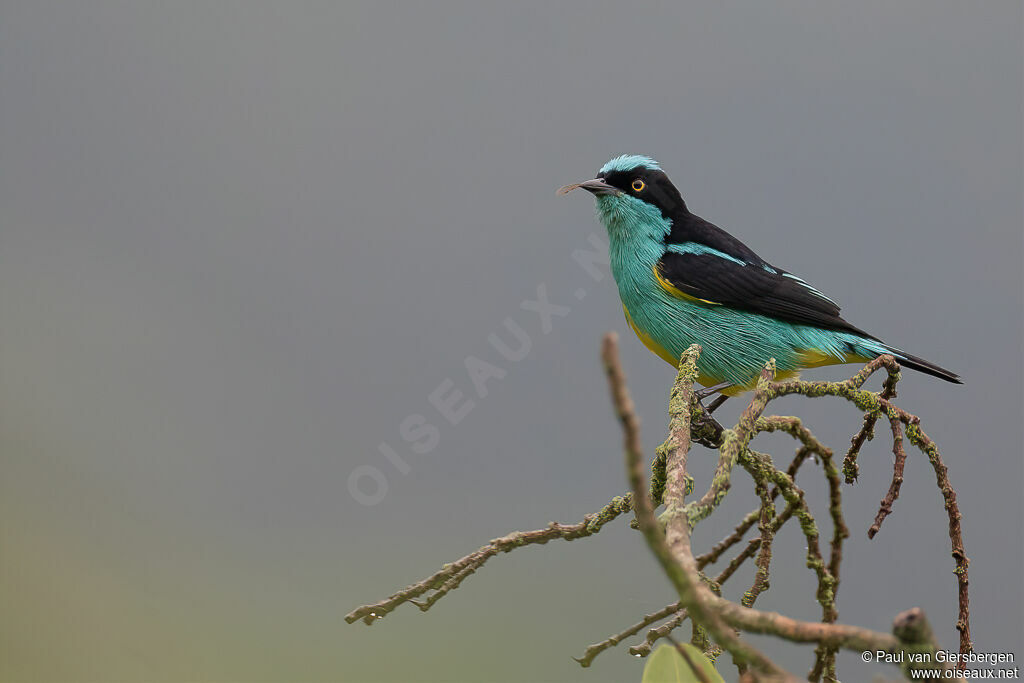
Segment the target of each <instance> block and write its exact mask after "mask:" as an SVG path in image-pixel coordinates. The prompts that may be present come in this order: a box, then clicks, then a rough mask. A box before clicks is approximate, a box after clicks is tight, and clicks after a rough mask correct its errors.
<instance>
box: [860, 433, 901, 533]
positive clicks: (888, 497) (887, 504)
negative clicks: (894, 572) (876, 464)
mask: <svg viewBox="0 0 1024 683" xmlns="http://www.w3.org/2000/svg"><path fill="white" fill-rule="evenodd" d="M889 426H890V427H891V428H892V454H893V456H894V458H895V460H894V462H893V466H892V483H890V484H889V490H888V491H887V492H886V494H885V498H883V499H882V503H881V505H880V506H879V508H878V514H877V515H875V521H874V523H873V524H872V525H871V528H870V529H868V538H874V537H875V534H877V533H878V530H879V529H881V528H882V522H884V521H885V518H886V517H888V516H889V514H890V513H891V512H892V504H893V503H894V502H896V499H897V498H899V497H900V486H902V485H903V467H904V465H906V462H907V451H906V450H904V448H903V425H902V423H901V422H900V421H899V420H898V419H896V418H890V419H889Z"/></svg>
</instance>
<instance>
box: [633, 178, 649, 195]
mask: <svg viewBox="0 0 1024 683" xmlns="http://www.w3.org/2000/svg"><path fill="white" fill-rule="evenodd" d="M645 187H647V186H646V185H645V184H644V181H642V180H640V179H639V178H637V179H636V180H634V181H633V189H634V190H635V191H637V192H640V191H641V190H643V189H644V188H645Z"/></svg>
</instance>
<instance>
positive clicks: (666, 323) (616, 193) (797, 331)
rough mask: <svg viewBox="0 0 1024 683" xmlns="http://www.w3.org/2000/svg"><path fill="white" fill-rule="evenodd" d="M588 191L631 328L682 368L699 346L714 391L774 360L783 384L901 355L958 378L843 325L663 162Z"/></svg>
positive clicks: (625, 170) (605, 170) (737, 385)
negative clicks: (704, 209)
mask: <svg viewBox="0 0 1024 683" xmlns="http://www.w3.org/2000/svg"><path fill="white" fill-rule="evenodd" d="M598 176H599V177H598V178H596V179H595V180H592V181H586V182H584V183H579V184H577V185H573V186H566V188H563V190H562V191H563V192H565V191H568V190H571V189H574V188H575V187H583V188H584V189H587V190H589V191H590V192H592V193H593V194H595V195H596V199H597V217H598V220H599V221H600V222H601V224H602V225H603V226H604V227H605V229H606V230H607V231H608V236H609V250H610V258H611V270H612V275H613V276H614V278H615V282H616V284H617V286H618V290H619V296H620V298H621V299H622V304H623V308H624V309H625V312H626V316H627V319H629V320H630V323H631V325H632V326H633V328H634V330H635V331H636V332H637V334H638V336H640V338H641V339H642V340H643V341H644V343H645V344H647V345H648V346H649V347H650V348H651V350H652V351H654V352H655V353H657V354H658V355H660V356H661V357H663V358H665V360H667V361H668V362H670V363H673V364H675V363H676V362H677V361H678V358H679V356H680V355H681V354H682V353H683V351H685V350H686V348H687V347H688V346H689V345H690V344H693V343H697V344H700V345H701V347H702V348H703V351H702V353H701V355H700V358H699V360H698V365H697V367H698V370H699V371H700V374H701V378H700V380H701V382H702V383H703V384H705V385H712V384H719V383H723V382H728V383H729V384H731V385H734V386H733V387H731V390H726V391H724V392H723V393H726V394H733V393H738V391H741V390H743V389H745V388H749V387H750V386H752V385H753V383H754V382H755V381H756V378H757V376H758V374H759V373H760V370H761V369H762V368H763V367H764V364H765V362H766V361H767V360H768V359H769V358H774V359H775V363H776V367H777V368H778V371H779V376H782V377H784V376H791V375H793V374H795V373H797V372H798V371H799V370H801V369H802V368H806V367H813V366H819V365H828V364H832V363H845V362H852V361H863V360H867V359H870V358H874V357H876V356H878V355H881V354H883V353H892V354H893V355H895V356H896V357H897V359H898V360H900V361H901V362H902V363H904V364H905V365H908V366H909V367H914V368H915V369H919V370H922V371H924V372H927V373H929V374H933V375H936V376H940V377H942V378H943V379H947V380H949V381H955V382H958V381H959V379H958V378H957V376H956V375H954V374H953V373H951V372H949V371H947V370H944V369H942V368H939V367H938V366H935V365H933V364H931V363H928V362H927V361H924V360H923V359H920V358H916V357H914V356H910V355H909V354H906V353H904V352H902V351H899V350H898V349H894V348H892V347H890V346H888V345H886V344H884V343H883V342H881V341H879V340H878V339H876V338H874V337H872V336H871V335H869V334H867V333H864V332H862V331H861V330H858V329H857V328H855V327H853V326H852V325H850V324H849V323H847V322H846V321H845V320H843V319H842V318H840V317H839V315H838V311H839V307H838V306H837V305H836V304H835V303H834V302H833V301H832V300H831V299H828V298H827V297H826V296H825V295H824V294H822V293H821V292H818V291H817V290H816V289H814V288H813V287H811V286H810V285H808V284H807V283H805V282H804V281H803V280H801V279H800V278H797V277H796V276H793V275H791V274H789V273H786V272H785V271H782V270H781V269H777V268H775V267H773V266H771V265H769V264H768V263H766V262H765V261H763V260H762V259H760V258H759V257H758V256H757V255H756V254H754V253H753V252H752V251H750V250H749V249H748V248H747V247H746V246H744V245H743V244H742V243H741V242H739V240H736V239H735V238H733V237H732V236H730V235H728V234H727V233H725V232H724V231H722V230H721V229H719V228H717V227H716V226H713V225H711V224H710V223H707V222H706V221H703V219H700V218H699V217H696V216H693V215H692V214H690V213H689V212H688V210H687V209H686V206H685V203H684V202H683V200H682V198H681V197H680V196H679V194H678V191H677V190H676V189H675V187H674V186H672V185H671V182H670V181H668V178H667V176H665V175H664V172H662V171H661V168H660V166H658V164H657V162H655V161H654V160H653V159H650V158H649V157H637V156H628V157H617V158H616V159H613V160H612V161H610V162H608V164H606V165H605V166H604V167H602V169H601V171H599V173H598Z"/></svg>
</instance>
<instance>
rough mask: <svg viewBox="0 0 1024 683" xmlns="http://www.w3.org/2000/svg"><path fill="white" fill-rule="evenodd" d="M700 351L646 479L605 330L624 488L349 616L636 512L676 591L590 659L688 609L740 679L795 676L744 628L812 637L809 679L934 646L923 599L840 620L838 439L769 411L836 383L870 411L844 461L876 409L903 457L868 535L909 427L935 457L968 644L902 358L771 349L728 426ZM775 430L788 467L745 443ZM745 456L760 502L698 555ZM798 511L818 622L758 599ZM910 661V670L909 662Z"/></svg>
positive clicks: (962, 582)
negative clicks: (749, 567) (874, 625)
mask: <svg viewBox="0 0 1024 683" xmlns="http://www.w3.org/2000/svg"><path fill="white" fill-rule="evenodd" d="M699 354H700V348H699V347H697V346H692V347H690V348H689V349H688V350H687V351H686V352H685V353H684V354H683V356H682V358H681V359H680V363H679V373H678V375H677V378H676V382H675V383H674V384H673V388H672V394H671V397H670V400H669V433H668V437H667V438H666V440H665V441H664V443H662V444H661V445H660V446H659V447H658V448H657V449H656V450H655V457H654V459H653V462H652V464H651V482H650V485H649V487H648V486H646V485H645V481H644V469H645V466H644V460H645V458H644V450H643V447H642V444H641V438H640V420H639V418H638V417H637V415H636V411H635V407H634V405H633V401H632V398H631V397H630V394H629V391H628V389H627V386H626V379H625V374H624V372H623V370H622V366H621V363H620V361H619V357H618V351H617V338H616V336H615V335H614V334H609V335H606V336H605V339H604V342H603V346H602V358H603V361H604V367H605V371H606V375H607V377H608V382H609V388H610V391H611V395H612V403H613V406H614V408H615V414H616V416H617V418H618V420H619V423H620V426H621V428H622V435H623V450H624V452H625V454H626V462H627V474H628V478H629V481H630V485H631V489H632V490H631V491H630V492H629V493H627V494H625V495H623V496H619V497H616V498H615V499H613V500H612V501H611V502H609V503H608V504H606V505H605V506H604V507H602V508H601V509H600V510H598V511H597V512H594V513H591V514H589V515H586V516H584V517H583V519H582V520H581V521H579V522H577V523H575V524H559V523H556V522H552V523H550V524H549V525H548V526H547V527H545V528H543V529H537V530H534V531H516V532H512V533H510V534H508V535H506V536H502V537H501V538H497V539H494V540H493V541H491V542H490V543H488V544H486V545H484V546H482V547H481V548H479V549H478V550H476V551H474V552H472V553H470V554H469V555H466V556H465V557H463V558H460V559H459V560H456V561H455V562H452V563H450V564H446V565H444V566H443V567H442V568H441V569H440V570H438V571H437V572H435V573H434V574H431V575H430V576H428V577H427V578H425V579H423V580H422V581H419V582H417V583H414V584H412V585H410V586H408V587H407V588H404V589H402V590H400V591H398V592H396V593H394V594H392V595H391V596H389V597H388V598H386V599H384V600H381V601H380V602H377V603H372V604H368V605H362V606H360V607H358V608H356V609H355V610H353V611H352V612H350V613H349V614H348V615H346V617H345V619H346V621H348V622H349V623H352V622H355V621H360V620H361V621H363V622H364V623H366V624H372V623H374V622H376V621H377V620H379V619H380V618H382V617H383V616H384V615H386V614H388V613H390V612H392V611H394V610H395V609H396V608H398V607H399V606H401V605H403V604H405V603H411V604H413V605H415V606H417V607H418V608H419V609H420V610H421V611H427V610H429V609H430V608H431V607H432V606H433V605H434V604H435V603H436V602H437V601H438V600H440V599H442V598H443V597H444V596H445V595H447V594H448V593H449V592H451V591H452V590H454V589H456V588H458V587H459V586H461V585H462V583H463V582H464V581H465V580H466V579H467V578H468V577H469V576H470V575H472V574H473V573H474V572H476V570H477V569H479V568H480V567H482V566H483V565H484V564H485V563H486V562H487V561H488V560H489V559H490V558H492V557H494V556H495V555H498V554H499V553H505V552H511V551H512V550H514V549H516V548H520V547H524V546H527V545H538V544H545V543H547V542H548V541H552V540H558V539H561V540H566V541H572V540H576V539H579V538H586V537H589V536H593V535H595V534H596V533H598V532H599V531H600V530H601V529H602V528H603V527H604V525H606V524H607V523H609V522H610V521H612V520H614V519H616V518H617V517H619V516H621V515H623V514H625V513H629V512H633V513H634V515H633V519H632V520H631V526H633V527H634V528H639V529H640V530H641V531H642V532H643V534H644V536H645V538H646V539H647V541H648V545H649V546H650V547H651V549H652V551H653V552H654V554H655V556H656V558H657V559H658V561H659V562H660V564H661V566H662V568H663V570H664V571H665V573H666V575H667V576H668V577H669V579H670V580H671V581H672V584H673V586H674V587H675V588H676V592H677V594H678V598H679V599H678V600H677V601H676V602H673V603H670V604H668V605H666V606H665V607H664V608H662V609H660V610H658V611H656V612H653V613H651V614H648V615H646V616H644V617H643V618H642V619H640V620H639V621H638V622H637V623H635V624H633V625H632V626H630V627H628V628H626V629H624V630H623V631H621V632H619V633H616V634H614V635H611V636H609V637H608V638H606V639H604V640H602V641H600V642H598V643H595V644H593V645H591V646H589V647H588V648H587V649H586V650H585V651H584V653H583V655H582V656H580V657H579V658H576V661H577V662H579V663H580V664H581V665H582V666H584V667H586V666H590V664H591V663H592V662H593V661H594V659H595V658H596V657H597V656H598V655H599V654H601V653H602V652H604V651H605V650H607V649H609V648H611V647H614V646H615V645H617V644H619V643H621V642H622V641H624V640H626V639H627V638H630V637H631V636H634V635H636V634H638V633H640V632H641V631H643V630H644V629H647V632H646V634H645V637H644V639H643V641H641V642H640V643H638V644H636V645H634V646H632V647H630V648H629V652H630V653H631V654H634V655H637V656H646V655H647V654H649V653H650V651H651V646H652V644H653V643H655V642H656V641H658V640H659V639H662V638H669V639H671V638H672V632H673V631H674V630H675V629H676V628H678V627H679V626H680V625H682V623H683V621H684V620H686V619H687V618H689V620H690V621H691V623H692V624H693V639H692V642H693V643H694V645H696V646H697V647H699V648H701V649H703V650H704V651H705V653H706V654H708V655H709V656H710V657H711V658H712V660H713V659H714V657H715V656H717V654H718V653H719V652H721V651H722V649H724V650H725V651H728V652H729V653H730V655H731V656H732V659H733V661H734V663H735V664H736V665H737V667H738V670H739V672H740V676H741V680H744V681H747V680H753V681H767V680H785V681H793V680H797V679H796V677H795V676H793V675H792V674H790V673H788V672H786V671H783V670H782V669H781V668H779V667H778V666H777V665H776V664H775V663H774V662H772V661H771V660H770V659H768V658H767V657H766V656H765V655H764V654H763V653H762V652H760V651H759V650H758V649H756V648H754V647H753V646H751V645H750V644H749V643H748V642H746V641H745V640H744V639H743V638H742V637H741V635H740V634H741V633H743V632H749V633H761V634H771V635H775V636H778V637H780V638H783V639H786V640H790V641H792V642H797V643H814V644H816V646H817V648H816V649H815V659H814V666H813V667H812V669H811V671H810V673H809V675H808V677H807V678H808V680H811V681H819V680H822V679H824V680H825V681H835V680H837V679H836V671H835V659H836V653H837V652H838V650H839V649H844V648H845V649H850V650H855V651H863V650H871V651H877V650H882V651H884V652H887V653H898V652H934V650H935V649H936V647H937V646H936V644H935V641H934V638H933V635H932V632H931V628H930V627H929V626H928V623H927V620H926V619H925V618H924V614H923V613H922V612H921V611H920V610H916V609H915V610H910V611H907V612H904V613H902V614H900V615H899V616H897V618H896V620H895V621H894V630H893V634H892V635H890V634H886V633H880V632H875V631H871V630H868V629H863V628H859V627H855V626H849V625H844V624H839V623H836V621H837V619H838V608H837V604H836V591H837V589H838V586H839V571H840V565H841V563H842V546H843V540H844V539H845V538H847V537H848V536H849V530H848V529H847V526H846V523H845V521H844V518H843V508H842V491H841V489H842V483H843V482H842V477H841V476H840V468H839V467H837V465H836V463H835V461H834V458H833V453H832V450H831V449H829V448H828V447H827V446H825V445H824V444H823V443H822V442H821V441H819V440H818V439H817V437H815V436H814V434H813V433H812V432H811V431H810V430H809V429H808V428H807V427H806V426H805V425H804V424H803V423H802V421H801V420H800V419H799V418H796V417H792V416H779V415H764V412H765V410H766V409H767V406H768V405H769V404H770V403H771V402H772V401H774V400H776V399H778V398H780V397H782V396H788V395H793V394H799V395H803V396H807V397H809V398H816V397H820V396H837V397H840V398H843V399H845V400H847V401H849V402H851V403H853V404H854V405H855V406H856V407H857V408H858V409H859V410H860V411H862V412H863V413H864V420H863V424H862V426H861V429H860V430H859V432H858V433H857V435H855V436H854V438H853V439H852V440H851V446H850V449H849V451H848V452H847V454H846V457H845V458H844V461H843V466H842V472H843V474H844V475H845V478H846V482H847V483H852V482H853V481H854V480H855V479H856V475H857V471H858V465H857V457H858V455H859V454H860V451H861V449H862V447H863V445H864V443H865V442H866V441H867V440H870V439H871V438H872V437H873V436H874V433H873V431H874V426H875V424H876V422H877V420H878V419H879V417H881V416H884V417H885V418H886V419H888V420H889V424H890V429H891V431H892V436H893V455H894V458H895V463H894V467H893V476H892V482H891V484H890V486H889V490H888V491H887V493H886V495H885V497H884V498H883V499H882V503H881V505H880V507H879V511H878V515H877V516H876V518H875V521H874V523H873V524H872V525H871V528H870V529H869V531H868V535H869V537H873V536H874V535H875V534H877V533H878V531H879V529H880V527H881V524H882V522H883V521H884V520H885V518H886V517H887V516H888V515H889V514H890V513H891V512H892V505H893V503H894V502H895V500H896V499H897V498H898V496H899V491H900V485H901V484H902V482H903V470H904V464H905V461H906V457H907V454H906V451H905V449H904V446H903V444H904V440H906V441H909V442H910V444H911V445H913V446H915V447H916V448H918V449H919V450H921V451H922V452H923V453H924V454H925V455H926V456H927V457H928V460H929V463H930V464H931V465H932V468H933V471H934V473H935V477H936V482H937V484H938V486H939V489H940V491H941V493H942V496H943V500H944V503H945V508H946V511H947V516H948V521H949V524H948V527H949V537H950V541H951V545H952V556H953V559H954V561H955V564H956V572H955V573H956V575H957V582H958V600H959V617H958V620H957V624H956V626H957V629H958V630H959V631H960V651H961V652H962V653H966V652H968V651H970V648H971V642H970V624H969V601H968V577H967V566H968V559H967V556H966V554H965V553H964V549H963V539H962V534H961V529H960V511H959V508H958V505H957V499H956V493H955V491H954V490H953V488H952V486H951V485H950V483H949V477H948V473H947V470H946V467H945V464H944V463H943V462H942V458H941V456H940V455H939V451H938V448H937V447H936V445H935V443H934V442H933V441H932V440H931V439H930V438H929V437H928V436H927V435H926V434H925V433H924V431H922V429H921V426H920V420H919V419H918V418H917V417H916V416H914V415H911V414H910V413H908V412H906V411H904V410H903V409H902V408H899V407H898V406H896V405H895V404H893V403H892V399H893V398H894V397H895V395H896V386H897V383H898V382H899V379H900V373H899V365H898V364H897V363H896V361H895V360H894V359H893V358H892V357H891V356H881V357H879V358H877V359H875V360H873V361H871V362H870V363H868V364H866V365H865V366H864V367H863V368H861V370H860V371H859V372H858V373H857V374H856V375H854V376H853V377H851V378H850V379H848V380H845V381H842V382H800V381H791V382H776V381H774V361H771V360H769V361H768V362H767V363H766V365H765V368H764V370H763V372H762V374H761V377H760V379H759V381H758V384H757V387H756V389H755V391H754V393H753V396H752V398H751V401H750V403H749V404H748V406H747V407H746V409H745V410H744V411H743V413H742V415H741V416H740V419H739V421H738V422H737V424H736V425H735V426H734V427H732V428H731V429H725V428H723V427H722V425H721V424H719V423H718V422H717V421H716V420H714V418H712V417H711V416H710V415H709V414H707V412H706V411H704V409H703V406H702V405H701V404H700V402H699V401H697V400H696V398H695V397H694V395H693V382H694V381H695V379H696V375H697V372H696V362H697V358H698V356H699ZM883 368H884V369H885V370H886V373H887V377H886V379H885V381H884V384H883V388H882V391H880V392H877V393H875V392H871V391H867V390H865V389H863V388H862V387H863V385H864V383H865V382H866V381H867V380H868V378H869V377H871V375H872V374H874V373H875V372H877V371H879V370H881V369H883ZM776 431H779V432H784V433H787V434H789V435H791V436H792V437H793V438H794V439H795V440H796V441H797V442H798V448H797V450H796V453H795V455H794V457H793V459H792V461H791V462H790V464H789V466H788V467H787V468H786V469H785V470H781V469H779V468H778V467H776V466H775V464H774V462H773V459H772V457H771V456H770V455H768V454H766V453H761V452H758V451H755V450H753V449H752V448H750V443H751V441H752V440H753V439H754V438H756V437H757V435H758V434H760V433H762V432H776ZM695 443H696V444H701V445H704V446H707V447H709V448H712V449H715V450H717V451H718V463H717V466H716V468H715V473H714V475H713V476H712V478H711V481H710V482H709V483H708V487H707V490H706V491H705V492H704V493H703V494H702V495H701V496H700V498H698V499H697V500H695V501H691V502H687V501H686V500H685V499H686V497H687V496H688V495H690V494H691V493H692V490H693V484H694V482H693V479H692V477H690V475H689V474H688V473H687V469H686V462H687V455H688V453H689V450H690V447H691V446H692V445H693V444H695ZM809 459H813V460H814V461H816V462H818V463H820V464H821V466H822V472H823V474H824V476H825V479H826V482H827V485H828V490H829V508H828V511H829V515H830V518H831V523H832V535H831V539H830V542H829V553H828V556H827V558H826V557H825V555H823V553H822V550H821V546H820V543H819V535H820V534H819V531H818V526H817V522H816V520H815V518H814V516H813V514H812V512H811V510H810V508H809V506H808V505H807V502H806V500H805V499H804V494H803V491H802V490H801V489H800V488H799V487H798V486H797V485H796V483H795V480H796V476H797V473H798V471H799V470H800V469H801V467H802V465H804V464H805V463H806V462H807V461H808V460H809ZM737 464H739V465H740V467H741V468H742V470H744V471H746V472H747V473H748V474H749V475H750V476H751V478H752V479H753V481H754V489H755V492H756V494H757V497H758V501H759V505H758V507H757V508H756V509H754V510H752V511H751V512H750V513H748V514H747V515H746V516H745V517H744V518H743V519H742V520H741V521H740V522H739V524H737V526H736V528H735V529H734V530H733V532H732V533H730V534H729V535H728V536H726V537H725V538H724V539H722V540H721V541H720V542H719V543H717V544H715V545H714V546H713V547H712V548H711V549H710V550H708V551H707V552H705V553H704V554H702V555H698V556H695V555H694V554H693V552H692V550H691V547H690V532H691V529H692V528H693V526H694V525H696V524H697V523H699V522H700V521H701V520H703V519H705V518H707V517H708V516H709V515H711V514H712V513H714V512H715V510H716V509H717V508H718V506H719V505H720V504H721V502H722V500H723V499H724V498H725V496H726V495H727V494H728V493H729V490H730V488H731V484H732V476H733V471H734V469H735V466H736V465H737ZM780 496H781V498H782V502H783V503H784V506H782V507H781V509H777V508H776V500H777V499H778V498H779V497H780ZM662 504H664V508H665V509H664V513H663V514H662V515H661V517H660V519H657V518H655V515H654V510H655V509H656V508H657V507H659V506H661V505H662ZM794 518H795V519H796V520H797V522H798V523H799V526H800V528H801V531H802V533H803V534H804V537H805V539H806V541H807V555H806V560H805V563H806V565H807V566H808V567H809V568H810V569H811V570H812V571H813V572H814V575H815V577H816V583H817V589H816V596H817V599H818V602H819V603H820V604H821V608H822V620H821V622H803V621H798V620H795V619H791V618H789V617H786V616H783V615H781V614H777V613H773V612H763V611H759V610H757V609H754V608H753V605H754V603H755V602H756V600H757V598H758V596H760V595H761V594H762V593H763V592H764V591H766V590H768V589H769V587H770V572H771V563H772V559H773V556H772V545H773V542H774V538H775V535H776V534H777V533H778V531H779V530H780V529H781V528H782V527H783V526H784V525H785V524H786V523H788V522H789V521H790V520H792V519H794ZM755 524H756V525H757V534H756V535H755V536H754V537H753V538H751V539H749V540H747V542H746V544H745V545H744V547H743V548H742V549H741V550H740V551H739V552H738V553H737V554H736V555H735V556H734V557H733V558H732V559H731V560H730V561H729V562H728V563H726V566H725V567H724V568H723V569H722V570H721V571H720V572H719V573H718V575H717V576H714V577H711V576H710V575H708V576H705V574H704V573H703V571H702V570H704V569H705V568H706V567H707V566H708V565H711V564H713V563H716V562H718V561H719V560H720V559H721V558H722V557H723V556H724V555H725V554H726V553H727V552H728V551H729V550H730V549H732V548H734V547H736V546H737V545H738V544H740V543H741V542H742V541H743V540H744V539H745V538H746V535H747V533H748V532H749V531H750V530H751V529H752V528H753V527H754V525H755ZM751 558H755V559H754V564H755V577H754V581H753V583H752V585H751V586H750V588H749V589H748V590H746V591H745V592H744V593H743V594H742V596H741V598H740V602H739V603H736V602H733V601H731V600H728V599H726V598H725V597H723V596H722V590H723V586H724V584H725V583H726V582H727V581H728V580H729V579H730V578H731V577H732V576H733V575H734V574H735V572H736V571H737V570H738V569H739V568H740V567H741V566H742V565H743V564H744V563H745V562H747V561H748V560H750V559H751ZM961 668H962V665H961ZM904 674H905V675H908V676H909V673H908V672H906V671H904Z"/></svg>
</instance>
